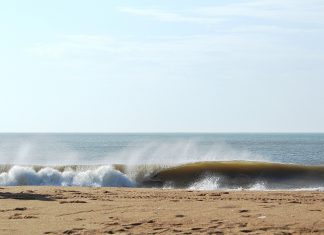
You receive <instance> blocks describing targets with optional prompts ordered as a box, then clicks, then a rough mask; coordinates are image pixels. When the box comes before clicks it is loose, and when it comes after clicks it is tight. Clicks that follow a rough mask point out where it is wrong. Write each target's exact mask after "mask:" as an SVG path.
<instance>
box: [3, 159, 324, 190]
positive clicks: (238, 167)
mask: <svg viewBox="0 0 324 235" xmlns="http://www.w3.org/2000/svg"><path fill="white" fill-rule="evenodd" d="M0 185H2V186H8V185H56V186H95V187H101V186H109V187H161V188H190V189H198V190H201V189H206V190H213V189H254V190H267V189H314V188H324V166H306V165H296V164H283V163H270V162H253V161H211V162H194V163H186V164H179V165H175V166H168V165H137V166H128V165H110V166H58V167H45V166H44V167H43V166H8V165H6V166H5V165H2V166H0Z"/></svg>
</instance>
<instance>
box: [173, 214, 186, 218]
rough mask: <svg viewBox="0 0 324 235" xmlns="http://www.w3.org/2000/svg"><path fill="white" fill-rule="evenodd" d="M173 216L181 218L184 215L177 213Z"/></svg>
mask: <svg viewBox="0 0 324 235" xmlns="http://www.w3.org/2000/svg"><path fill="white" fill-rule="evenodd" d="M175 217H177V218H183V217H185V216H184V215H181V214H179V215H175Z"/></svg>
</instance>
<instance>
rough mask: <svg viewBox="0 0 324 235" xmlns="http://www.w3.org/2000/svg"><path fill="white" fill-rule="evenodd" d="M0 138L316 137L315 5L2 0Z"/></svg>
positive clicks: (319, 28)
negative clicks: (219, 134) (194, 134)
mask: <svg viewBox="0 0 324 235" xmlns="http://www.w3.org/2000/svg"><path fill="white" fill-rule="evenodd" d="M0 30H1V37H0V66H1V67H0V110H1V112H0V120H1V121H0V131H1V132H324V122H323V120H324V108H323V107H324V106H323V103H324V43H323V42H324V1H322V0H284V1H282V0H262V1H260V0H245V1H243V0H242V1H225V0H219V1H167V0H164V1H104V0H102V1H100V0H94V1H81V0H79V1H74V0H71V1H63V0H57V1H51V2H49V1H41V0H31V1H14V0H13V1H2V2H1V3H0Z"/></svg>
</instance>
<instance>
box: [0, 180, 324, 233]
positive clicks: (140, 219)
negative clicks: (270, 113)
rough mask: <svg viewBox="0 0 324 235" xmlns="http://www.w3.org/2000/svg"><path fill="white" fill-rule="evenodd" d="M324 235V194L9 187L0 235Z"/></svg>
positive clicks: (0, 195) (0, 193) (0, 198)
mask: <svg viewBox="0 0 324 235" xmlns="http://www.w3.org/2000/svg"><path fill="white" fill-rule="evenodd" d="M103 233H106V234H198V233H201V234H238V233H240V234H324V193H322V192H316V191H312V192H278V191H272V192H265V191H264V192H252V191H190V190H161V189H130V188H81V187H39V186H38V187H31V186H28V187H1V188H0V234H103Z"/></svg>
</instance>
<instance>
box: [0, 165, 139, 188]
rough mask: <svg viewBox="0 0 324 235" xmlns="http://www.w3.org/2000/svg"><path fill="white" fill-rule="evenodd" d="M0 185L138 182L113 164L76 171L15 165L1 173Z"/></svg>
mask: <svg viewBox="0 0 324 235" xmlns="http://www.w3.org/2000/svg"><path fill="white" fill-rule="evenodd" d="M0 185H2V186H17V185H51V186H94V187H134V186H135V185H136V184H135V182H133V181H132V180H131V179H129V178H128V177H127V176H126V175H125V174H123V173H122V172H120V171H118V170H115V169H113V168H112V167H111V166H100V167H98V168H96V169H93V170H92V169H89V170H85V171H76V170H72V169H67V170H64V171H59V170H58V169H55V168H51V167H45V168H41V169H40V170H38V171H37V170H35V169H34V168H33V167H26V166H13V167H12V168H10V169H9V171H8V172H2V173H1V174H0Z"/></svg>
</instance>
